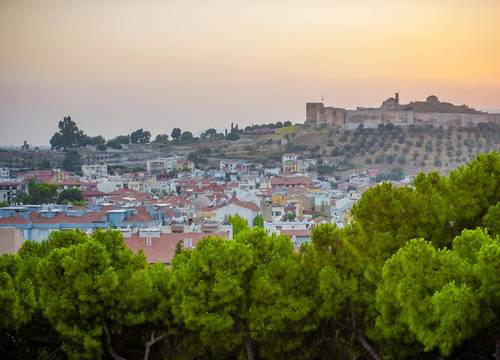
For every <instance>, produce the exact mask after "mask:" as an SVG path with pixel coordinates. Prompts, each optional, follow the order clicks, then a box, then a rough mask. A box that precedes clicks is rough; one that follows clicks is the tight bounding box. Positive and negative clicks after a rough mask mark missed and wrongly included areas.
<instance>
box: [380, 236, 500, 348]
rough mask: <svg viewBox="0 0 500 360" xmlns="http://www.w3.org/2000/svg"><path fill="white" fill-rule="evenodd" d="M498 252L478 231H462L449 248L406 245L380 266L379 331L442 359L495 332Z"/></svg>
mask: <svg viewBox="0 0 500 360" xmlns="http://www.w3.org/2000/svg"><path fill="white" fill-rule="evenodd" d="M499 254H500V242H499V241H498V239H497V238H495V239H492V238H490V237H489V236H488V235H487V233H486V232H484V231H482V230H465V231H464V232H463V233H462V235H460V236H458V237H456V238H455V239H454V240H453V248H452V249H451V250H447V249H436V248H435V247H434V246H432V244H431V243H429V242H426V241H424V240H421V239H420V240H412V241H410V242H409V243H408V244H407V245H406V246H404V247H403V248H402V249H400V250H399V251H398V252H397V253H396V254H395V255H394V256H392V257H391V258H390V259H389V260H388V261H387V263H386V264H385V265H384V268H383V277H382V283H381V285H380V287H379V289H378V290H377V307H378V308H379V311H380V316H379V317H378V319H377V326H378V327H379V328H380V331H381V332H382V333H383V334H384V336H386V337H389V338H391V337H395V338H398V339H409V340H411V339H414V340H417V341H418V342H419V343H421V344H422V345H423V348H424V350H425V351H431V350H433V349H435V348H437V349H439V350H440V352H441V353H442V354H443V355H445V356H447V355H450V354H451V353H452V351H453V349H454V348H455V347H457V346H460V345H462V344H463V343H464V342H465V341H466V340H467V339H473V338H474V337H477V336H478V335H479V334H483V333H487V332H489V331H490V330H494V329H496V330H498V323H499V319H498V316H499V315H500V314H499V313H498V311H497V309H498V308H497V306H498V304H499V303H500V297H499V295H500V293H499V292H498V284H499V283H500V282H499V281H500V274H499V273H498V268H496V269H495V267H496V266H498V265H499V264H500V260H499V257H498V255H499ZM495 284H497V285H495Z"/></svg>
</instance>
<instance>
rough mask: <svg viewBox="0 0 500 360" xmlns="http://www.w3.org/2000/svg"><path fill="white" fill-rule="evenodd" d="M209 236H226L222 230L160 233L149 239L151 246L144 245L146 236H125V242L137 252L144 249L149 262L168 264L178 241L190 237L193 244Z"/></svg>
mask: <svg viewBox="0 0 500 360" xmlns="http://www.w3.org/2000/svg"><path fill="white" fill-rule="evenodd" d="M209 236H220V237H223V238H227V234H226V233H224V232H218V233H210V234H207V233H194V232H190V233H162V234H160V237H158V238H152V239H151V246H147V245H146V238H145V237H139V235H133V236H131V237H129V238H125V239H124V240H125V243H126V244H127V246H128V247H129V248H130V249H131V250H132V251H133V252H138V251H139V250H143V251H144V255H146V258H147V260H148V262H149V263H164V264H170V263H171V262H172V259H173V258H174V255H175V248H176V246H177V244H178V243H179V241H183V240H185V239H192V241H193V246H196V244H197V243H198V242H199V241H200V240H201V239H203V238H206V237H209Z"/></svg>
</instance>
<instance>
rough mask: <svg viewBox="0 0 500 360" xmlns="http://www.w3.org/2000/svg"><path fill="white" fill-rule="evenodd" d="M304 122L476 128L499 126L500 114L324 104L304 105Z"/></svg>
mask: <svg viewBox="0 0 500 360" xmlns="http://www.w3.org/2000/svg"><path fill="white" fill-rule="evenodd" d="M306 123H308V124H312V125H322V124H328V125H329V126H333V127H341V128H342V129H345V130H354V129H357V128H358V127H359V126H360V125H362V126H363V127H364V128H377V127H378V126H379V125H380V124H394V125H395V126H408V125H413V124H415V125H433V126H436V127H439V126H442V127H450V126H462V127H467V126H476V125H477V124H479V123H496V124H500V114H489V113H480V112H476V113H471V112H463V113H461V112H423V111H422V112H420V111H414V110H409V109H408V110H387V109H383V108H378V109H359V110H345V109H339V108H334V107H324V106H323V103H307V104H306Z"/></svg>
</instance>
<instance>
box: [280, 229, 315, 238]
mask: <svg viewBox="0 0 500 360" xmlns="http://www.w3.org/2000/svg"><path fill="white" fill-rule="evenodd" d="M281 235H286V236H290V237H292V236H295V237H297V236H300V237H311V230H281Z"/></svg>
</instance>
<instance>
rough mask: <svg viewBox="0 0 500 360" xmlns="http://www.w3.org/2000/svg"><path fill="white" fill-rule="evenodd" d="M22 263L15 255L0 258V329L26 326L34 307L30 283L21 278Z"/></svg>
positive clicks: (33, 292)
mask: <svg viewBox="0 0 500 360" xmlns="http://www.w3.org/2000/svg"><path fill="white" fill-rule="evenodd" d="M22 265H23V263H22V261H21V259H20V258H19V257H18V256H16V255H2V256H0V329H2V330H11V331H12V330H17V329H18V328H19V327H20V326H22V325H24V324H26V323H27V322H28V321H29V319H30V316H31V314H32V313H33V309H34V307H35V290H34V286H33V284H32V282H31V281H30V280H26V279H25V278H24V277H23V274H22V272H23V266H22Z"/></svg>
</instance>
